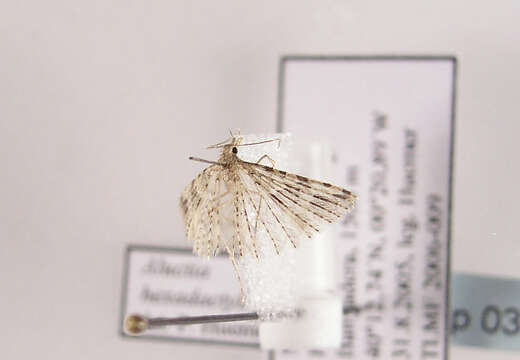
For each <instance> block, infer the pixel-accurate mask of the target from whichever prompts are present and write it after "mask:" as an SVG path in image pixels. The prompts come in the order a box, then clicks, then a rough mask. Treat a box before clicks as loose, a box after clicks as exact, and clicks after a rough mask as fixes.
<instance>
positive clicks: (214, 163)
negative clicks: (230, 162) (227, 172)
mask: <svg viewBox="0 0 520 360" xmlns="http://www.w3.org/2000/svg"><path fill="white" fill-rule="evenodd" d="M188 159H190V160H193V161H199V162H203V163H207V164H213V165H220V166H224V165H225V164H223V163H219V162H217V161H211V160H206V159H201V158H198V157H193V156H190V157H189V158H188Z"/></svg>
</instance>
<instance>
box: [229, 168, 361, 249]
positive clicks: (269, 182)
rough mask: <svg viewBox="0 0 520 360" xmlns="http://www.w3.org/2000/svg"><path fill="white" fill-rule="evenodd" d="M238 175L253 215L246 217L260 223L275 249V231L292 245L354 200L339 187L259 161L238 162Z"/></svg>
mask: <svg viewBox="0 0 520 360" xmlns="http://www.w3.org/2000/svg"><path fill="white" fill-rule="evenodd" d="M239 174H240V181H241V183H242V187H243V189H244V190H243V192H242V193H243V196H244V198H245V202H246V204H247V206H246V209H247V207H249V208H250V209H251V211H250V212H251V213H253V214H254V216H252V217H250V218H248V217H246V219H247V220H248V221H249V222H250V223H255V224H256V225H257V226H258V225H261V227H262V228H263V229H264V231H265V232H266V234H267V236H268V237H270V238H271V240H272V242H273V244H274V247H275V250H276V251H278V249H279V247H280V244H279V243H278V241H279V240H278V239H279V238H280V236H278V235H277V234H283V235H282V238H285V240H287V241H288V242H289V243H290V244H292V246H294V247H296V246H297V244H298V242H299V241H300V239H301V238H302V237H309V238H310V237H312V236H313V234H314V233H316V232H319V231H320V230H321V229H322V228H323V226H324V225H326V224H331V223H334V222H336V221H337V220H339V219H340V218H341V217H342V216H343V215H345V214H347V213H348V212H349V211H350V210H351V209H352V208H353V206H354V204H355V201H356V195H354V194H353V193H351V192H350V191H348V190H346V189H343V188H341V187H338V186H335V185H331V184H329V183H325V182H321V181H317V180H312V179H309V178H307V177H304V176H300V175H296V174H292V173H288V172H286V171H281V170H277V169H274V168H272V167H268V166H264V165H260V164H255V163H250V162H246V161H240V171H239ZM260 204H262V205H263V206H259V205H260ZM275 234H276V235H275Z"/></svg>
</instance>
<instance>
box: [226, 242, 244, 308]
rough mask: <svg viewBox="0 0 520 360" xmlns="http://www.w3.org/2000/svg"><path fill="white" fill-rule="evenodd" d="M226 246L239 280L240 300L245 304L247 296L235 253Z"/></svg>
mask: <svg viewBox="0 0 520 360" xmlns="http://www.w3.org/2000/svg"><path fill="white" fill-rule="evenodd" d="M224 246H225V247H226V251H227V253H228V256H229V260H231V264H233V270H235V275H236V277H237V279H238V283H239V284H240V300H241V301H242V304H243V303H245V302H246V295H245V292H244V284H243V283H242V278H241V277H240V271H239V270H238V264H237V261H236V260H235V255H234V252H233V251H232V250H231V249H230V248H229V246H227V245H226V244H224Z"/></svg>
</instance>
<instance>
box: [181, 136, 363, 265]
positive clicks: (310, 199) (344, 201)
mask: <svg viewBox="0 0 520 360" xmlns="http://www.w3.org/2000/svg"><path fill="white" fill-rule="evenodd" d="M230 133H231V132H230ZM272 141H280V139H271V140H265V141H259V142H253V143H242V142H243V138H242V137H241V136H237V135H233V133H231V138H230V139H228V140H226V141H224V142H221V143H219V144H216V145H213V146H210V147H209V148H218V149H221V154H220V157H219V159H218V161H210V160H204V159H200V158H194V157H190V160H195V161H201V162H205V163H209V164H211V165H210V166H209V167H207V168H206V169H204V170H203V171H202V172H201V173H200V174H198V175H197V176H196V177H195V179H193V181H192V182H191V183H190V184H189V185H188V186H187V187H186V189H185V190H184V191H183V192H182V194H181V199H180V207H181V211H182V214H183V218H184V225H185V230H186V237H187V238H188V239H189V240H190V241H192V242H193V251H194V252H195V253H197V254H198V255H200V256H208V257H209V256H210V255H215V254H216V253H218V252H219V251H225V252H227V253H228V254H229V256H230V258H231V259H232V260H233V259H235V258H236V257H237V256H239V257H241V256H243V255H244V254H246V253H249V254H250V255H252V256H254V257H256V258H260V257H261V256H262V254H261V252H260V251H259V247H258V237H259V236H265V237H267V238H269V239H270V241H271V242H272V250H273V251H275V252H276V253H279V252H280V248H281V245H283V244H282V242H286V243H288V244H290V245H291V246H293V247H296V246H297V244H298V242H299V241H300V239H301V238H302V237H308V238H311V237H312V236H313V234H315V233H317V232H319V231H320V229H321V228H322V227H323V225H325V224H330V223H333V222H335V221H337V220H338V219H339V218H340V217H342V216H343V215H344V214H346V213H347V212H348V211H349V210H350V209H351V208H352V207H353V205H354V203H355V200H356V196H355V195H354V194H353V193H351V192H350V191H348V190H346V189H343V188H341V187H338V186H334V185H331V184H329V183H325V182H321V181H317V180H312V179H309V178H307V177H304V176H300V175H295V174H291V173H289V172H286V171H282V170H277V169H275V168H274V161H272V160H271V159H270V158H269V156H267V155H264V156H262V157H261V158H260V159H259V160H258V161H257V162H256V163H252V162H247V161H244V160H241V159H240V157H239V154H240V152H239V149H240V148H241V147H243V146H254V145H260V144H264V143H267V142H272ZM264 159H266V160H270V161H271V166H267V165H262V164H260V162H261V161H262V160H264ZM233 262H234V261H233Z"/></svg>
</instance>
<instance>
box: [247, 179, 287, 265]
mask: <svg viewBox="0 0 520 360" xmlns="http://www.w3.org/2000/svg"><path fill="white" fill-rule="evenodd" d="M245 193H246V194H247V196H248V197H249V201H250V202H251V204H252V205H253V208H254V209H255V211H256V213H257V215H256V216H257V219H260V222H261V223H262V225H263V226H264V229H265V231H267V235H269V238H270V239H271V241H272V242H273V245H274V249H275V250H276V254H278V255H279V254H280V248H279V246H278V242H277V241H276V239H275V238H274V236H273V234H272V233H271V230H270V229H269V226H267V224H266V223H265V221H264V220H262V218H261V217H260V216H259V212H258V209H257V207H256V205H255V203H254V202H253V199H252V196H251V193H250V192H249V189H247V188H245ZM259 195H260V197H262V196H261V194H259Z"/></svg>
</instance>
